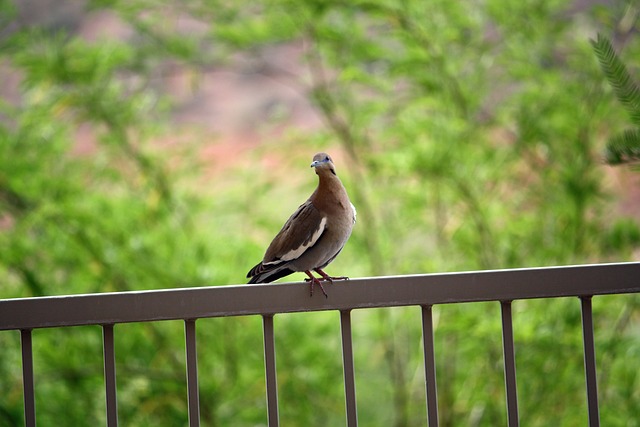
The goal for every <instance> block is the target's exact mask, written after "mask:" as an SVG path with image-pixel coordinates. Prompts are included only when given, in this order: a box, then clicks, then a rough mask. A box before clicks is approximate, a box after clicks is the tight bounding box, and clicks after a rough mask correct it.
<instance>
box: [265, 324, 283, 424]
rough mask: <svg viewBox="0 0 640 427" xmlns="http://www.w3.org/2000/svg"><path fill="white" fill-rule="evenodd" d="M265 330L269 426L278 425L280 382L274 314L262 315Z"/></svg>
mask: <svg viewBox="0 0 640 427" xmlns="http://www.w3.org/2000/svg"><path fill="white" fill-rule="evenodd" d="M262 326H263V332H264V370H265V377H266V381H267V411H268V419H269V427H278V424H279V421H278V383H277V380H276V346H275V337H274V333H273V315H266V314H265V315H264V316H262Z"/></svg>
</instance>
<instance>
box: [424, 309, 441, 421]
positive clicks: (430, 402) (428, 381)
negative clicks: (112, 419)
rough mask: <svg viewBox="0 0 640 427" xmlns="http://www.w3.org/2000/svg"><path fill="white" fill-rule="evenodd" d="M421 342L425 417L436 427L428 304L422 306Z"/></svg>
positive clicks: (433, 361) (431, 332)
mask: <svg viewBox="0 0 640 427" xmlns="http://www.w3.org/2000/svg"><path fill="white" fill-rule="evenodd" d="M422 342H423V345H424V376H425V387H426V391H427V418H428V420H429V427H438V389H437V384H436V357H435V350H434V345H433V317H432V310H431V306H430V305H423V306H422Z"/></svg>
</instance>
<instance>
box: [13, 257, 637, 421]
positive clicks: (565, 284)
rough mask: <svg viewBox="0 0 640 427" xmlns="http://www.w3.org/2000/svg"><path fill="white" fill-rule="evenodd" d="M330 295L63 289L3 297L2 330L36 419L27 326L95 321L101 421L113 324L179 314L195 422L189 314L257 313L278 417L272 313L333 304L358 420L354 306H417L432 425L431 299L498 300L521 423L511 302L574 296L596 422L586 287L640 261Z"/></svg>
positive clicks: (606, 287) (625, 279)
mask: <svg viewBox="0 0 640 427" xmlns="http://www.w3.org/2000/svg"><path fill="white" fill-rule="evenodd" d="M328 291H329V292H328V293H329V298H326V299H325V298H323V297H322V296H321V295H316V296H314V297H312V298H310V297H309V288H308V286H306V285H302V284H300V283H288V284H275V285H274V284H270V285H238V286H222V287H205V288H188V289H168V290H158V291H141V292H121V293H104V294H89V295H72V296H64V297H42V298H23V299H10V300H0V330H19V331H21V346H22V374H23V382H24V412H25V425H26V426H35V425H36V406H35V394H34V372H33V350H32V339H31V331H32V330H33V329H35V328H59V327H68V326H78V325H101V326H102V328H103V344H104V377H105V392H106V393H105V395H106V411H107V425H108V426H109V427H113V426H116V425H117V424H118V410H117V395H116V366H115V349H114V329H113V327H114V325H115V324H119V323H128V322H152V321H159V320H177V319H181V320H183V321H184V323H185V342H186V373H187V389H188V411H189V425H190V426H191V427H193V426H199V425H200V414H199V393H198V363H197V357H196V320H197V319H202V318H209V317H222V316H238V315H261V316H262V318H263V333H264V355H265V357H264V360H265V376H266V397H267V417H268V421H269V426H271V427H273V426H277V425H278V423H279V421H278V390H277V380H276V359H275V357H276V353H275V352H276V350H275V341H274V327H273V317H274V316H275V315H276V314H279V313H292V312H305V311H327V310H337V311H340V323H341V333H342V349H343V352H342V353H343V368H344V387H345V405H346V414H347V425H348V426H350V427H351V426H356V425H357V423H358V417H357V407H356V388H355V375H354V365H353V342H352V337H351V314H350V312H351V310H353V309H366V308H374V307H399V306H420V307H422V333H423V342H424V364H425V387H426V407H427V418H428V421H429V425H430V426H432V427H433V426H437V425H438V402H437V386H436V366H435V349H434V345H433V319H432V306H433V305H435V304H449V303H462V302H479V301H496V302H499V303H500V305H501V309H502V338H503V353H504V354H503V356H504V373H505V388H506V405H507V417H508V425H509V426H517V425H519V417H518V396H517V388H516V364H515V349H514V342H513V326H512V316H511V303H512V301H514V300H520V299H530V298H559V297H578V298H579V299H580V301H581V305H582V332H583V346H584V365H585V377H586V397H587V406H588V411H589V414H588V415H589V425H590V426H598V425H599V423H600V421H599V408H598V391H597V383H596V354H595V344H594V336H593V316H592V308H591V300H592V297H593V296H597V295H607V294H625V293H638V292H640V263H622V264H599V265H583V266H569V267H551V268H534V269H514V270H496V271H477V272H466V273H445V274H428V275H412V276H398V277H376V278H364V279H354V280H350V281H349V282H346V283H344V282H343V283H340V284H336V285H335V286H331V287H330V288H328Z"/></svg>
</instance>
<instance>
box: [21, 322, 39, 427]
mask: <svg viewBox="0 0 640 427" xmlns="http://www.w3.org/2000/svg"><path fill="white" fill-rule="evenodd" d="M20 342H21V344H22V384H23V392H24V425H25V426H26V427H35V425H36V397H35V392H34V387H33V344H32V341H31V329H23V330H21V331H20Z"/></svg>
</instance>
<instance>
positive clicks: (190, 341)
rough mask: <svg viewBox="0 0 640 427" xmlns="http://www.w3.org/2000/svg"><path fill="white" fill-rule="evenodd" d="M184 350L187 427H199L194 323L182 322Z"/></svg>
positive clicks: (191, 321) (190, 321) (193, 321)
mask: <svg viewBox="0 0 640 427" xmlns="http://www.w3.org/2000/svg"><path fill="white" fill-rule="evenodd" d="M184 333H185V334H184V335H185V348H186V353H187V355H186V357H187V401H188V405H189V427H198V426H200V397H199V391H198V353H197V345H196V321H195V320H185V321H184Z"/></svg>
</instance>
